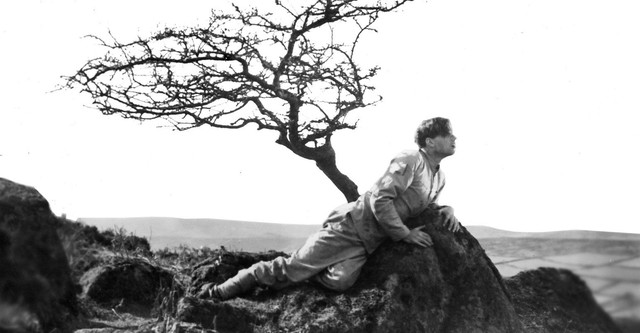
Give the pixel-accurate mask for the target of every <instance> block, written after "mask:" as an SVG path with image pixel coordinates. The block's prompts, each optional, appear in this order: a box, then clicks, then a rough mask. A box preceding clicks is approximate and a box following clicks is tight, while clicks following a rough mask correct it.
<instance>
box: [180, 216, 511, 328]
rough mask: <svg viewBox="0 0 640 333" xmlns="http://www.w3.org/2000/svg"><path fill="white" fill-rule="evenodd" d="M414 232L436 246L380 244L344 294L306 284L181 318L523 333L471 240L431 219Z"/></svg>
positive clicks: (188, 306) (186, 307) (184, 310)
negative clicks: (423, 232) (422, 229)
mask: <svg viewBox="0 0 640 333" xmlns="http://www.w3.org/2000/svg"><path fill="white" fill-rule="evenodd" d="M411 224H412V226H417V225H420V224H424V225H425V226H426V227H425V230H426V231H427V232H428V233H429V234H430V235H431V236H432V238H433V240H434V246H433V247H430V248H420V247H417V246H413V245H409V244H406V243H393V242H388V243H385V244H383V245H382V246H381V247H380V248H379V249H378V250H377V251H376V252H375V253H374V254H373V255H372V256H371V257H370V258H369V260H368V262H367V264H366V265H365V267H364V268H363V271H362V273H361V278H360V279H359V281H358V282H357V283H356V285H355V286H354V287H352V288H351V289H350V290H348V291H347V292H346V293H335V292H331V291H327V290H323V289H321V288H320V287H318V286H315V285H312V284H308V283H307V284H302V285H299V286H296V287H293V288H289V289H286V290H283V291H281V292H273V291H270V290H262V291H257V292H256V293H254V294H252V295H248V296H246V297H244V298H239V299H235V300H231V301H227V302H222V303H216V302H210V301H199V300H196V299H194V298H187V299H184V300H182V302H181V305H180V307H179V311H178V317H179V319H181V320H183V321H190V322H197V323H199V324H201V325H203V326H204V327H208V328H214V329H216V330H218V331H220V332H224V331H228V332H233V331H238V332H268V331H302V332H447V333H449V332H465V333H466V332H523V327H522V325H521V323H520V321H519V319H518V316H517V314H516V311H515V308H514V306H513V304H512V303H511V301H510V296H509V294H508V292H507V289H506V287H505V286H504V284H503V281H502V278H501V277H500V275H499V274H498V272H497V270H496V269H495V267H494V266H493V264H492V263H491V261H490V260H489V259H488V258H487V256H486V255H485V254H484V250H483V249H482V247H481V246H480V245H479V244H478V242H477V241H476V240H475V238H473V236H471V235H470V234H469V233H468V232H466V230H465V231H463V232H462V233H459V234H452V233H451V232H449V231H446V230H443V229H442V228H441V227H440V223H439V221H437V220H436V218H435V217H434V216H430V215H428V214H426V213H425V214H423V215H422V216H421V217H420V218H418V219H416V220H414V221H411ZM234 323H236V325H238V323H242V326H241V327H233V325H234Z"/></svg>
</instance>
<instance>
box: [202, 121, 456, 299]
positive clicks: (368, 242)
mask: <svg viewBox="0 0 640 333" xmlns="http://www.w3.org/2000/svg"><path fill="white" fill-rule="evenodd" d="M415 141H416V143H417V144H418V146H419V149H418V150H414V151H406V152H403V153H401V154H400V155H398V156H396V157H395V158H394V159H393V160H392V161H391V164H390V165H389V168H388V169H387V171H386V172H385V173H384V175H383V176H382V177H381V178H380V179H379V180H378V182H377V183H376V184H375V185H374V186H373V187H372V188H371V190H369V191H368V192H366V193H364V194H363V195H361V196H360V197H359V198H358V200H356V201H355V202H350V203H348V204H344V205H342V206H340V207H338V208H336V209H335V210H334V211H333V212H331V214H329V217H328V218H327V220H326V221H325V222H324V224H323V228H322V229H321V230H320V231H318V232H317V233H315V234H314V235H312V236H311V237H309V238H308V239H307V241H306V243H305V244H304V245H303V246H302V247H301V248H300V249H299V250H298V251H296V252H295V253H294V254H293V255H291V256H290V257H288V258H285V257H278V258H276V259H274V260H271V261H262V262H258V263H256V264H254V265H253V266H251V267H249V268H247V269H243V270H241V271H239V272H238V274H237V275H236V276H234V277H233V278H231V279H229V280H227V281H225V282H224V283H222V284H220V285H213V284H206V285H204V286H203V287H202V289H201V290H200V292H199V294H198V296H199V297H201V298H207V297H212V298H216V299H220V300H226V299H230V298H233V297H235V296H237V295H238V294H241V293H244V292H246V291H248V290H251V289H253V288H254V287H256V286H257V285H262V286H269V287H272V288H275V289H281V288H284V287H287V286H290V285H292V284H295V283H297V282H301V281H305V280H309V279H312V280H315V281H316V282H318V283H320V284H322V285H323V286H325V287H327V288H329V289H331V290H335V291H344V290H346V289H348V288H349V287H351V286H352V285H353V284H354V283H355V282H356V279H357V278H358V275H359V274H360V270H361V269H362V266H363V265H364V263H365V261H366V260H367V256H368V255H369V254H371V253H372V252H373V251H374V250H375V249H376V248H377V247H378V246H379V245H380V244H382V242H383V241H384V240H385V239H387V238H391V239H392V240H393V241H400V240H401V241H404V242H407V243H410V244H415V245H418V246H422V247H427V246H431V245H432V244H433V242H432V240H431V237H430V236H429V235H428V234H427V233H425V232H423V231H422V230H421V229H422V228H424V226H421V227H417V228H415V229H411V230H409V229H408V228H407V227H406V226H405V225H404V223H403V221H406V220H407V219H408V218H410V217H414V216H417V215H419V214H420V213H421V212H422V211H424V210H425V209H427V208H429V209H435V210H437V211H438V212H439V213H440V214H441V215H442V216H443V223H444V225H445V226H446V227H447V228H448V229H449V230H450V231H453V232H458V231H459V230H460V223H459V222H458V220H457V219H456V217H455V216H454V215H453V209H452V208H451V207H449V206H439V205H438V204H437V199H438V195H439V194H440V191H442V188H443V187H444V184H445V180H444V174H443V173H442V171H441V170H440V161H441V160H442V159H443V158H445V157H447V156H451V155H453V154H454V153H455V148H456V137H455V136H454V135H453V133H452V131H451V124H450V122H449V120H448V119H445V118H433V119H428V120H425V121H423V122H422V123H421V124H420V126H419V127H418V129H417V131H416V134H415Z"/></svg>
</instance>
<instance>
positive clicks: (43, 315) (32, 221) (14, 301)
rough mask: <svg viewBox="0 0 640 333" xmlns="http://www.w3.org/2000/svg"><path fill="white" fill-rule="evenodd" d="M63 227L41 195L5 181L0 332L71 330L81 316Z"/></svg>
mask: <svg viewBox="0 0 640 333" xmlns="http://www.w3.org/2000/svg"><path fill="white" fill-rule="evenodd" d="M57 224H58V220H57V218H56V216H55V215H54V214H53V213H52V212H51V209H50V208H49V203H48V202H47V200H46V199H45V198H44V197H43V196H42V195H41V194H40V193H39V192H38V191H37V190H35V189H34V188H32V187H28V186H24V185H20V184H17V183H14V182H12V181H9V180H7V179H3V178H0V267H1V269H0V331H1V330H10V331H44V332H50V331H52V330H54V329H59V330H61V331H66V330H67V328H66V324H67V323H68V322H69V318H72V317H75V315H76V314H77V309H78V308H77V298H76V288H75V284H74V283H73V281H72V278H71V270H70V268H69V263H68V260H67V257H66V254H65V251H64V249H63V246H62V244H61V242H60V238H59V237H58V234H57V233H56V227H57ZM7 325H8V326H10V327H7Z"/></svg>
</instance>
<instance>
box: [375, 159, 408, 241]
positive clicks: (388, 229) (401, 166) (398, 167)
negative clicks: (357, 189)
mask: <svg viewBox="0 0 640 333" xmlns="http://www.w3.org/2000/svg"><path fill="white" fill-rule="evenodd" d="M415 163H416V160H415V158H412V156H411V155H407V154H403V155H400V156H398V157H396V158H394V159H393V160H392V161H391V164H390V165H389V168H387V171H386V172H385V174H384V175H383V176H382V177H381V178H380V180H378V182H377V183H376V184H375V186H374V187H373V189H372V190H371V197H370V198H369V200H370V201H369V203H370V205H371V210H372V211H373V215H374V216H375V218H376V220H377V221H378V223H380V226H381V227H382V229H383V230H384V231H385V233H387V235H389V237H391V239H392V240H393V241H399V240H401V239H404V238H406V237H407V236H409V234H410V233H411V232H410V230H409V228H407V227H406V226H405V225H404V223H403V222H402V220H401V219H400V216H399V214H398V212H397V211H396V208H395V206H394V203H393V201H394V199H395V198H396V197H398V195H400V194H401V193H403V192H404V191H405V190H406V189H407V188H408V187H409V185H410V184H411V182H412V181H413V175H414V172H415V171H414V168H415Z"/></svg>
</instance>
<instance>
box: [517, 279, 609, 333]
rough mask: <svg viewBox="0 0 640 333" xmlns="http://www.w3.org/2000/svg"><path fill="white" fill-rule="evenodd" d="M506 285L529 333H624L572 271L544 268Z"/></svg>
mask: <svg viewBox="0 0 640 333" xmlns="http://www.w3.org/2000/svg"><path fill="white" fill-rule="evenodd" d="M505 282H506V285H507V289H509V290H511V295H512V296H513V301H514V304H515V307H516V312H517V313H518V315H519V317H520V319H521V321H522V323H523V324H524V326H525V329H526V331H527V332H532V333H537V332H539V333H543V332H576V333H578V332H585V333H589V332H591V333H605V332H612V333H613V332H621V331H620V329H619V328H618V327H617V326H616V324H615V323H614V322H613V320H612V319H611V317H610V316H609V315H608V314H607V313H606V312H604V310H602V308H601V307H600V306H598V304H597V303H596V300H595V299H594V298H593V295H592V294H591V291H590V290H589V287H587V285H586V283H585V282H584V281H583V280H582V279H580V277H578V276H577V275H575V274H574V273H572V272H571V271H568V270H565V269H557V268H547V267H543V268H539V269H536V270H530V271H524V272H520V273H519V274H517V275H516V276H513V277H511V278H509V279H506V281H505Z"/></svg>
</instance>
